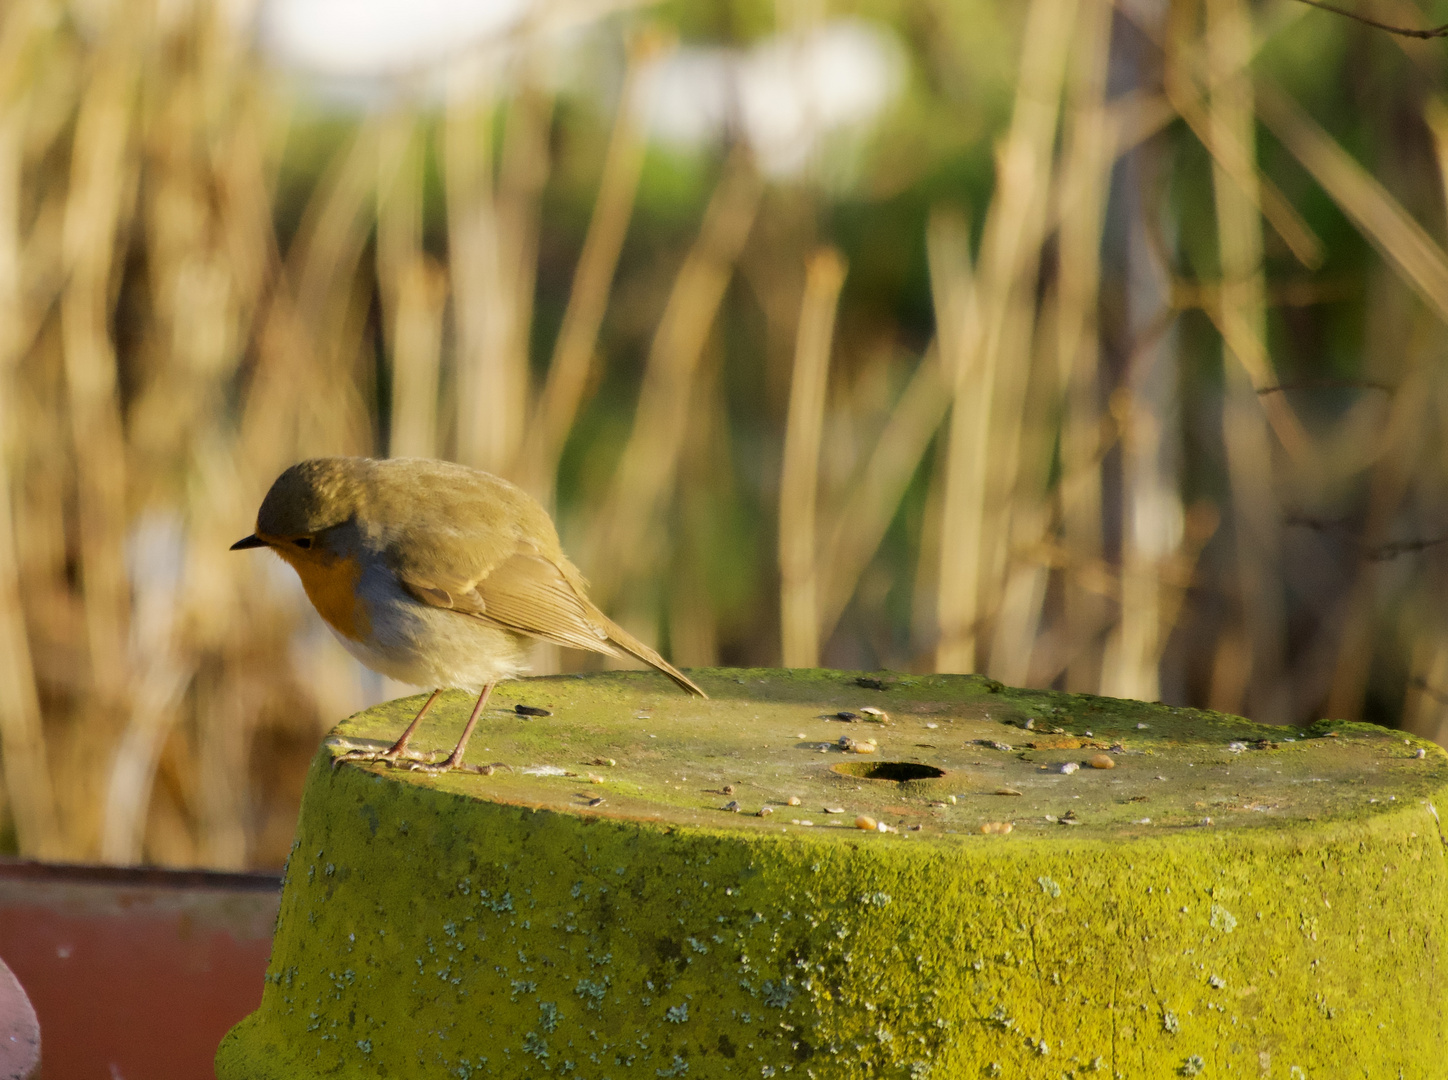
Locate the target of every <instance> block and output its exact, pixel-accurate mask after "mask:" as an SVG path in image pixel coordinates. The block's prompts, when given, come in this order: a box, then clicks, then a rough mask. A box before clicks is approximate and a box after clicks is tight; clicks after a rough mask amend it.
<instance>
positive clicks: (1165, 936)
mask: <svg viewBox="0 0 1448 1080" xmlns="http://www.w3.org/2000/svg"><path fill="white" fill-rule="evenodd" d="M855 678H856V676H854V675H853V674H851V675H842V674H840V673H837V672H777V671H767V672H761V671H737V672H736V671H722V670H721V671H712V672H707V673H704V674H702V675H701V676H700V681H701V682H702V683H703V685H705V687H706V688H707V689H708V690H709V692H710V694H711V695H712V700H710V701H708V702H696V701H694V700H692V699H686V698H683V697H682V696H681V695H677V694H674V693H673V692H672V691H671V690H670V689H669V688H667V687H666V686H664V685H661V680H658V679H657V678H656V677H654V676H651V675H648V674H643V673H639V674H616V675H614V674H611V675H605V676H598V677H590V678H588V679H583V680H580V679H576V678H559V679H542V680H529V681H525V682H521V683H517V684H509V685H508V686H507V687H506V689H507V691H508V693H509V694H510V695H512V696H511V697H509V698H507V699H506V700H503V701H500V708H499V709H497V710H495V711H493V712H490V714H489V717H488V720H487V722H486V725H485V727H483V728H480V731H479V734H478V736H477V737H476V738H475V740H474V742H475V744H477V745H478V752H477V754H476V755H470V760H476V761H479V762H482V761H502V762H504V763H506V764H507V765H509V766H511V769H499V770H498V771H496V772H495V773H494V774H493V775H491V776H486V777H484V776H477V775H460V776H448V777H444V778H441V779H432V778H428V777H424V776H420V775H418V774H413V773H407V772H402V771H389V770H384V769H382V768H380V767H368V768H356V767H347V768H342V769H339V770H333V769H332V767H331V758H332V753H333V751H332V750H331V749H329V748H324V749H323V751H322V752H321V753H320V754H319V755H318V758H317V760H316V762H315V763H314V766H313V770H312V774H311V776H310V778H309V782H308V788H307V794H306V798H305V802H304V805H303V813H302V820H301V824H300V828H299V833H298V837H297V842H296V846H295V848H294V851H293V855H292V859H291V863H290V865H289V868H288V873H287V881H286V888H285V892H284V896H283V903H282V912H281V917H280V921H279V926H278V932H277V937H276V942H275V946H274V950H273V955H272V964H271V968H270V970H269V973H268V977H267V978H268V982H267V986H266V990H265V994H264V998H263V1002H262V1006H261V1008H260V1009H259V1010H258V1011H257V1012H256V1013H255V1014H253V1015H252V1016H251V1017H249V1018H248V1019H247V1020H245V1021H244V1022H243V1023H242V1024H241V1025H239V1026H238V1027H237V1028H236V1029H235V1030H234V1031H233V1032H232V1033H231V1034H230V1035H229V1036H228V1037H227V1040H226V1042H225V1043H223V1045H222V1048H221V1051H220V1052H219V1054H218V1058H217V1073H218V1076H219V1077H220V1078H221V1080H242V1078H247V1080H257V1078H263V1077H267V1078H270V1077H276V1078H282V1077H286V1078H288V1080H297V1078H303V1077H309V1076H321V1075H333V1074H335V1075H349V1076H350V1075H359V1076H360V1075H375V1076H389V1077H411V1076H418V1077H422V1076H437V1077H444V1076H448V1077H461V1078H464V1080H466V1078H470V1077H486V1076H497V1077H519V1078H522V1077H535V1078H542V1077H545V1076H559V1077H565V1076H566V1077H578V1078H582V1080H602V1078H605V1077H610V1078H612V1080H625V1078H627V1077H654V1076H685V1075H687V1076H688V1077H690V1078H693V1080H697V1078H700V1077H729V1076H740V1077H744V1076H747V1077H761V1076H770V1075H774V1076H783V1074H784V1073H785V1072H788V1071H792V1072H794V1073H796V1074H798V1075H801V1076H803V1075H810V1076H813V1077H816V1078H817V1080H825V1078H836V1077H838V1078H845V1077H867V1076H868V1077H881V1076H900V1077H922V1076H931V1077H937V1078H940V1077H952V1078H953V1077H975V1076H985V1075H991V1074H992V1071H991V1070H992V1067H993V1066H994V1065H997V1064H998V1065H999V1066H1000V1067H1001V1070H1002V1072H1001V1075H1004V1076H1016V1077H1051V1078H1052V1080H1057V1078H1059V1077H1061V1076H1062V1075H1063V1074H1065V1073H1070V1074H1074V1075H1078V1076H1081V1075H1085V1076H1089V1075H1094V1073H1093V1071H1092V1070H1093V1069H1097V1068H1099V1069H1100V1074H1101V1075H1103V1076H1111V1075H1121V1076H1130V1077H1136V1076H1142V1077H1152V1076H1168V1075H1174V1074H1175V1073H1176V1072H1177V1071H1179V1070H1181V1069H1184V1068H1188V1067H1190V1068H1194V1069H1198V1070H1199V1072H1200V1074H1201V1075H1209V1076H1253V1075H1270V1076H1282V1077H1287V1076H1289V1075H1296V1074H1295V1073H1292V1072H1291V1070H1292V1069H1293V1068H1294V1067H1296V1068H1298V1069H1301V1070H1303V1073H1304V1074H1305V1075H1306V1076H1321V1075H1339V1074H1341V1071H1342V1068H1343V1067H1344V1065H1345V1064H1346V1063H1349V1062H1351V1063H1354V1066H1355V1068H1356V1069H1357V1070H1359V1071H1358V1072H1355V1073H1354V1075H1359V1074H1360V1075H1364V1076H1382V1077H1394V1076H1397V1075H1399V1072H1400V1071H1401V1073H1402V1075H1405V1076H1423V1075H1430V1074H1432V1073H1433V1072H1434V1070H1435V1069H1437V1068H1438V1067H1439V1062H1440V1061H1441V1059H1442V1056H1443V1052H1444V1049H1445V1047H1444V1042H1445V1038H1444V1036H1445V1021H1444V1019H1443V1008H1442V1004H1443V1002H1442V997H1443V985H1442V983H1441V982H1440V981H1439V975H1438V971H1439V963H1438V962H1439V960H1440V959H1444V957H1443V947H1444V946H1443V940H1442V929H1441V928H1442V927H1443V925H1444V916H1445V910H1444V909H1445V905H1448V899H1445V898H1448V867H1445V857H1444V844H1443V841H1442V838H1441V836H1440V833H1439V830H1438V827H1437V820H1436V812H1435V811H1434V810H1433V806H1432V803H1433V802H1434V801H1438V802H1441V801H1443V799H1444V791H1443V789H1444V785H1445V780H1448V758H1445V756H1444V755H1443V754H1442V752H1441V751H1438V750H1436V748H1435V749H1431V750H1429V751H1428V753H1427V755H1426V756H1425V757H1424V758H1422V759H1419V758H1417V757H1416V756H1415V751H1416V749H1417V748H1419V744H1418V743H1416V742H1407V741H1405V740H1404V738H1403V737H1402V736H1401V735H1399V734H1398V733H1394V732H1388V731H1385V730H1383V729H1378V728H1372V727H1370V726H1364V725H1352V726H1345V725H1334V726H1333V727H1332V729H1331V730H1333V731H1336V732H1337V733H1338V734H1337V736H1336V737H1334V738H1319V739H1310V740H1303V741H1299V742H1293V743H1288V742H1284V741H1282V738H1281V737H1282V736H1283V735H1284V734H1287V735H1288V737H1291V735H1290V733H1285V732H1284V729H1280V728H1262V727H1259V726H1257V725H1253V724H1250V723H1249V722H1247V721H1244V720H1241V719H1239V718H1235V717H1225V716H1221V715H1218V714H1211V713H1203V712H1197V711H1194V710H1175V709H1169V708H1165V707H1161V706H1149V705H1143V704H1140V703H1135V702H1117V701H1112V700H1110V699H1104V698H1085V697H1079V696H1074V697H1073V696H1067V695H1053V694H1047V693H1041V692H1026V691H1014V690H1007V689H1005V688H1000V687H998V686H996V687H992V686H990V685H988V684H987V683H986V681H985V680H980V679H973V678H965V677H949V676H928V677H898V676H896V677H891V679H890V681H888V682H887V683H886V689H884V690H872V689H869V688H866V687H861V686H859V685H857V684H856V683H855ZM513 700H518V701H525V702H526V703H528V704H534V705H541V706H544V707H548V708H551V709H552V710H553V711H554V715H553V716H551V717H546V718H540V719H535V720H525V719H523V718H521V717H517V716H514V715H510V714H506V713H504V712H503V707H510V705H511V702H512V701H513ZM416 704H417V701H416V700H415V699H413V700H410V701H407V702H401V703H392V704H390V705H387V706H383V707H380V708H379V709H375V710H371V711H369V712H367V713H363V714H361V715H359V716H358V717H354V718H353V719H352V720H350V721H348V722H347V723H345V724H343V725H342V726H341V727H340V728H339V729H338V733H337V734H338V736H340V737H341V738H343V739H349V740H353V741H355V740H358V739H360V738H364V737H375V738H385V737H388V736H390V735H394V734H395V732H396V730H397V729H398V727H399V726H400V725H401V724H402V723H405V721H406V718H407V715H408V713H409V712H410V710H412V709H415V707H416ZM863 705H874V706H876V707H878V708H881V709H883V710H885V711H887V712H888V713H889V714H890V722H889V723H887V724H870V723H848V722H843V721H840V720H838V719H833V720H831V719H824V717H825V716H827V715H828V714H829V713H831V712H837V711H840V710H849V711H858V709H859V707H860V706H863ZM465 708H466V702H465V701H464V700H463V699H462V698H461V697H460V696H459V697H458V698H457V699H449V700H448V702H447V707H445V708H441V707H440V708H439V709H438V712H439V714H440V715H439V717H438V719H437V721H436V722H435V724H434V725H433V726H431V727H424V731H423V738H424V739H425V740H433V741H435V743H436V745H438V746H443V745H446V744H447V743H449V742H450V740H451V736H452V734H453V733H454V732H455V730H456V727H457V726H458V725H460V723H461V716H460V713H461V712H462V711H463V710H465ZM640 714H645V715H640ZM1027 719H1033V720H1034V723H1033V727H1035V728H1037V729H1038V730H1036V731H1027V730H1024V729H1023V728H1022V727H1020V726H1019V725H1021V724H1023V723H1025V722H1026V720H1027ZM1143 724H1144V725H1146V726H1145V727H1140V726H1138V725H1143ZM1053 728H1060V729H1064V730H1063V731H1059V732H1052V731H1051V729H1053ZM1087 730H1089V731H1090V732H1091V736H1089V737H1087V736H1085V734H1084V733H1085V731H1087ZM840 733H847V734H848V735H849V736H851V737H854V736H856V735H858V736H861V737H863V736H866V735H868V736H870V737H873V738H875V739H877V741H878V742H879V744H880V752H879V753H878V755H874V757H875V758H876V759H879V760H894V761H901V762H905V761H910V760H912V759H914V760H917V761H919V762H922V763H926V764H930V765H933V766H936V767H938V768H940V769H942V770H943V771H944V772H945V773H946V777H945V778H944V780H943V781H939V782H937V781H931V783H932V784H934V783H941V784H943V785H944V786H943V787H941V788H935V789H932V790H929V791H924V792H918V793H917V791H916V790H914V788H913V785H907V786H905V787H902V786H900V785H895V784H890V783H882V782H878V781H877V782H871V781H869V780H867V779H861V778H856V777H848V776H841V775H840V774H839V773H838V772H835V771H834V770H833V769H832V768H831V766H833V765H839V764H852V765H853V764H856V763H858V762H859V761H862V760H866V759H865V758H862V757H860V756H858V755H844V754H842V753H839V752H837V751H829V752H826V753H820V752H819V747H820V746H821V745H827V744H830V743H833V742H834V738H832V737H838V735H839V734H840ZM800 734H804V735H805V736H806V738H804V739H800V738H798V736H799V735H800ZM650 736H654V737H653V738H650ZM1263 739H1268V740H1272V742H1275V748H1274V746H1273V745H1272V743H1270V742H1268V743H1261V744H1260V745H1261V746H1262V747H1263V748H1262V749H1256V748H1254V747H1255V746H1256V745H1258V744H1257V742H1256V741H1257V740H1263ZM978 740H985V741H986V742H998V743H1001V744H1005V743H1011V744H1012V748H1011V749H1010V750H1009V751H1005V750H998V749H994V748H992V747H991V746H988V745H982V744H981V742H980V741H978ZM1118 740H1119V741H1120V743H1121V744H1122V745H1121V748H1120V749H1119V750H1117V751H1116V752H1115V753H1114V754H1113V759H1114V760H1115V761H1116V762H1117V767H1116V768H1114V769H1110V770H1093V769H1090V768H1083V769H1081V770H1079V771H1078V772H1076V773H1074V774H1063V773H1061V772H1060V771H1059V764H1060V763H1062V762H1063V761H1065V760H1081V759H1083V758H1084V757H1087V756H1089V755H1092V754H1095V753H1100V752H1103V751H1101V750H1098V749H1097V748H1096V747H1094V746H1091V745H1089V744H1090V743H1099V744H1101V745H1103V746H1107V747H1109V746H1111V745H1112V744H1113V743H1114V742H1117V741H1118ZM1032 741H1033V742H1036V743H1037V744H1038V746H1037V748H1036V749H1027V748H1025V747H1024V744H1025V743H1026V742H1032ZM1051 743H1054V744H1056V745H1057V748H1056V749H1052V748H1051V747H1050V746H1049V745H1047V744H1051ZM1072 743H1076V744H1081V743H1085V744H1087V745H1070V746H1068V745H1066V744H1072ZM1232 743H1237V744H1239V745H1238V746H1233V745H1231V744H1232ZM925 744H928V745H925ZM484 747H486V748H487V751H486V752H484V750H483V748H484ZM1018 747H1019V748H1018ZM1105 752H1108V753H1110V751H1109V750H1108V751H1105ZM608 758H612V759H614V760H615V762H616V764H614V765H591V764H589V762H592V761H595V760H605V759H608ZM977 763H979V764H977ZM545 765H551V766H553V767H554V768H555V769H559V770H562V771H564V772H565V773H571V774H573V775H561V776H560V775H536V774H528V773H525V772H524V771H523V770H524V769H527V768H531V767H534V766H545ZM590 774H591V775H592V776H595V777H598V778H600V779H601V780H602V781H603V782H602V783H594V782H592V781H591V780H590ZM1163 777H1164V779H1161V778H1163ZM685 778H687V779H685ZM725 784H728V785H729V786H731V787H733V789H734V790H733V791H731V792H725V791H724V785H725ZM1003 790H1010V791H1018V792H1021V793H1022V794H1019V795H999V794H996V792H997V791H1003ZM946 792H948V793H949V794H950V795H953V796H954V799H955V802H954V803H953V804H952V803H951V802H950V801H949V799H948V798H946V797H945V793H946ZM791 794H793V795H795V796H796V797H798V798H800V799H801V803H800V805H798V806H795V807H791V806H788V805H787V803H786V802H785V800H786V798H787V797H788V796H789V795H791ZM1077 796H1079V798H1078V797H1077ZM597 798H602V799H603V802H601V803H599V804H597V805H590V803H591V802H592V800H594V799H597ZM730 801H733V802H737V803H739V804H741V806H742V808H743V809H744V810H745V811H746V813H734V812H730V811H727V810H724V809H721V807H723V806H724V805H726V804H727V803H728V802H730ZM766 803H768V804H769V805H771V806H772V808H773V811H774V812H773V813H772V814H770V815H768V816H766V817H757V816H754V815H753V813H752V811H754V810H757V809H758V808H759V807H760V806H761V805H764V804H766ZM826 807H828V808H830V809H839V810H843V811H844V813H842V814H827V813H825V808H826ZM1067 811H1073V812H1074V816H1075V818H1076V819H1077V820H1079V821H1081V822H1082V824H1080V825H1076V826H1066V825H1062V824H1059V823H1058V822H1059V821H1060V819H1061V818H1062V817H1066V816H1067ZM860 813H868V814H870V815H871V816H873V817H876V818H878V819H880V820H882V821H888V822H889V823H891V824H892V825H894V826H896V827H898V828H900V829H901V831H900V832H898V833H891V834H880V833H877V832H864V831H861V830H859V829H855V828H853V827H851V825H852V823H853V821H854V819H855V816H856V814H860ZM1048 817H1050V818H1052V819H1054V820H1047V818H1048ZM1208 817H1209V818H1210V819H1211V822H1212V823H1211V824H1210V825H1205V824H1202V821H1203V819H1204V818H1208ZM1147 818H1150V823H1149V824H1147V823H1144V819H1147ZM792 820H793V821H794V822H803V821H812V822H813V823H814V824H812V825H804V824H802V823H801V824H793V823H791V822H792ZM984 821H997V822H1004V821H1009V822H1011V823H1012V825H1013V829H1012V831H1011V832H1010V833H1009V834H1008V835H981V833H980V831H979V828H980V824H981V823H982V822H984ZM911 825H918V826H920V828H919V830H918V831H911V828H910V826H911Z"/></svg>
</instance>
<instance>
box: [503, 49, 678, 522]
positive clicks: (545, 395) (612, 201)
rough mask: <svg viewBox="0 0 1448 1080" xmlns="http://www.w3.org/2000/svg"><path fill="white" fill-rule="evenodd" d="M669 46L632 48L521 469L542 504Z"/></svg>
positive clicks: (576, 401)
mask: <svg viewBox="0 0 1448 1080" xmlns="http://www.w3.org/2000/svg"><path fill="white" fill-rule="evenodd" d="M668 47H669V43H667V42H666V41H665V40H664V39H662V38H661V37H660V36H659V35H658V34H657V33H648V32H645V33H641V34H638V35H636V36H635V37H634V38H633V39H632V40H631V41H630V43H629V52H628V67H627V68H626V69H625V71H624V79H623V88H622V90H621V91H620V92H619V99H618V111H617V112H616V113H615V114H614V120H613V131H612V133H611V134H610V136H609V141H608V151H607V153H606V154H605V156H604V159H603V175H602V177H601V179H600V181H599V185H598V195H597V197H596V198H595V200H594V204H593V216H592V217H591V218H590V219H589V222H588V232H587V234H586V235H585V236H584V239H583V250H582V251H581V252H580V253H579V257H578V266H577V267H576V268H575V269H574V271H573V287H572V289H571V290H570V291H569V293H568V306H567V307H566V308H565V309H564V312H563V324H562V326H560V327H559V330H558V337H557V339H556V340H555V341H554V343H553V356H552V359H551V361H550V362H549V365H548V374H547V378H546V381H545V383H544V385H543V388H542V390H541V391H540V393H539V397H538V401H537V404H536V406H535V408H534V410H533V419H532V422H531V424H530V425H529V432H528V435H527V442H526V444H525V451H524V453H523V456H522V461H521V463H520V472H519V475H520V478H521V479H520V482H521V483H522V484H523V486H524V487H525V488H527V489H528V490H530V491H531V492H533V494H534V495H536V496H538V498H539V499H541V500H542V502H543V503H544V505H545V506H546V505H551V504H552V502H553V484H554V481H555V479H556V477H557V473H558V459H559V456H560V455H561V454H562V453H563V444H564V442H565V440H566V439H567V437H568V433H569V431H571V430H572V428H573V422H574V420H575V418H576V417H577V415H578V408H579V405H580V404H581V402H582V401H583V392H584V387H585V385H586V383H587V381H588V372H589V368H590V365H591V364H592V363H593V362H594V350H595V349H596V348H597V346H598V331H599V328H600V327H601V326H602V325H603V316H604V312H605V310H606V309H607V306H608V297H609V291H610V289H611V287H612V284H613V278H614V274H615V273H616V271H617V269H618V257H619V252H621V251H622V250H623V241H624V236H625V235H626V234H627V232H628V224H629V219H630V218H631V217H632V215H633V205H634V197H635V195H636V193H637V190H638V183H639V176H640V175H641V174H642V172H643V163H644V151H645V149H646V146H647V144H646V142H645V139H644V129H643V118H644V111H645V108H646V105H645V102H644V99H643V92H644V89H645V86H646V83H645V80H644V78H643V73H644V69H645V68H646V67H647V66H648V65H649V64H653V63H657V62H658V61H659V60H660V59H661V57H662V55H663V54H664V53H665V50H666V49H667V48H668Z"/></svg>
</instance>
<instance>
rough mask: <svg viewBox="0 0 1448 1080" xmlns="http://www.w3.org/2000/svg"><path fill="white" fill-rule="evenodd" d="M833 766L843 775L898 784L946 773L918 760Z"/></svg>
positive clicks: (844, 763)
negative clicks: (891, 781) (890, 781)
mask: <svg viewBox="0 0 1448 1080" xmlns="http://www.w3.org/2000/svg"><path fill="white" fill-rule="evenodd" d="M831 768H832V769H834V771H835V772H837V773H839V774H841V775H842V776H853V777H855V778H857V779H860V780H893V781H894V782H895V783H897V784H903V783H905V782H906V781H909V780H936V779H938V778H940V777H942V776H944V775H945V770H944V769H937V768H936V767H935V766H934V765H922V764H920V763H919V762H918V761H849V762H841V763H840V764H838V765H833V766H831Z"/></svg>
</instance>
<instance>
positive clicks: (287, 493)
mask: <svg viewBox="0 0 1448 1080" xmlns="http://www.w3.org/2000/svg"><path fill="white" fill-rule="evenodd" d="M370 464H371V462H369V461H367V459H365V458H314V459H312V460H310V461H303V462H299V463H298V464H296V465H293V466H292V467H291V468H290V469H288V470H287V471H286V472H284V473H282V474H281V476H279V477H277V479H276V482H275V483H273V484H272V486H271V490H270V491H268V492H267V493H266V498H264V499H263V500H262V503H261V509H260V510H258V511H257V514H256V532H255V534H253V535H252V536H248V537H246V538H245V539H243V540H238V541H237V542H236V543H235V544H233V545H232V550H233V551H236V550H239V549H243V548H251V547H262V546H264V545H265V546H268V547H272V548H275V549H277V550H278V551H279V552H284V551H286V550H287V549H289V548H293V547H295V548H297V549H299V550H306V549H309V548H311V547H312V544H313V542H314V541H315V539H316V537H317V534H318V533H321V532H323V531H325V530H327V529H330V528H332V527H333V526H336V525H341V524H343V523H345V522H347V521H350V520H351V519H352V518H353V517H354V516H355V515H356V513H357V511H358V509H359V508H360V507H361V504H362V498H363V491H364V487H365V474H366V471H367V468H368V466H369V465H370Z"/></svg>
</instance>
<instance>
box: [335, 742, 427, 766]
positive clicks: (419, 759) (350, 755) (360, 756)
mask: <svg viewBox="0 0 1448 1080" xmlns="http://www.w3.org/2000/svg"><path fill="white" fill-rule="evenodd" d="M348 761H360V762H369V761H380V762H383V763H384V764H386V765H391V766H392V767H393V768H405V769H416V768H421V767H424V766H434V767H435V766H436V764H437V763H436V762H435V761H434V760H433V755H432V754H430V753H428V754H420V753H418V752H417V751H416V750H407V749H402V750H399V749H398V748H397V747H396V746H389V747H388V748H387V749H386V750H348V751H347V752H346V753H345V754H338V755H337V756H336V757H334V758H333V759H332V768H334V769H337V768H340V767H341V766H342V764H343V763H344V762H348Z"/></svg>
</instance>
